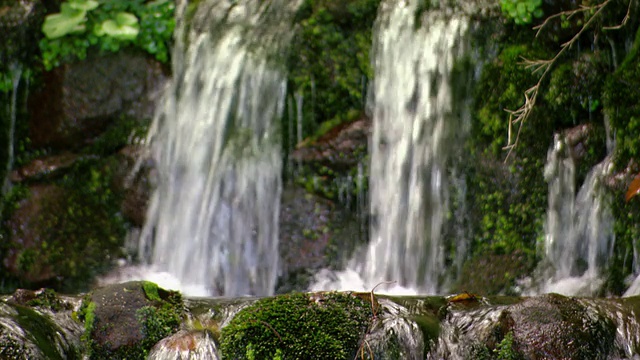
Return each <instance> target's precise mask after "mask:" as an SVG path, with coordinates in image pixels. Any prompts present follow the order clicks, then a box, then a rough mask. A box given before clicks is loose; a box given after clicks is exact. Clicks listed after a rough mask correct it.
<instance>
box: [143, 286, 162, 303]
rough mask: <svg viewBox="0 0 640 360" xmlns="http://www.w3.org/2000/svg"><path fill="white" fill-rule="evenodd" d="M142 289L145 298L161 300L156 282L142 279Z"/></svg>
mask: <svg viewBox="0 0 640 360" xmlns="http://www.w3.org/2000/svg"><path fill="white" fill-rule="evenodd" d="M142 289H143V290H144V294H145V295H146V296H147V299H149V300H151V301H162V299H161V298H160V295H159V294H158V285H157V284H155V283H152V282H150V281H144V282H143V283H142Z"/></svg>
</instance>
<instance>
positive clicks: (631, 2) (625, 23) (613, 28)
mask: <svg viewBox="0 0 640 360" xmlns="http://www.w3.org/2000/svg"><path fill="white" fill-rule="evenodd" d="M632 5H633V0H629V7H628V8H627V15H625V16H624V19H622V22H621V23H620V24H618V25H616V26H604V27H602V29H603V30H618V29H620V28H622V27H623V26H625V25H627V22H629V18H630V17H631V7H632Z"/></svg>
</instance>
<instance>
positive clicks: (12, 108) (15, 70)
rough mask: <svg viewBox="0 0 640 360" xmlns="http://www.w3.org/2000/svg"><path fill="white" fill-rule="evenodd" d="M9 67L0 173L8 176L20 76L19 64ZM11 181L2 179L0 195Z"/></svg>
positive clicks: (11, 162)
mask: <svg viewBox="0 0 640 360" xmlns="http://www.w3.org/2000/svg"><path fill="white" fill-rule="evenodd" d="M10 69H11V82H12V90H11V103H10V104H9V126H8V130H7V131H8V134H7V143H6V144H5V146H6V151H7V163H6V167H5V169H3V172H2V174H5V175H6V176H8V174H9V173H10V172H11V169H12V168H13V162H14V157H15V154H14V149H13V147H14V145H15V144H14V143H15V139H14V138H15V131H16V116H17V111H18V109H17V107H18V86H19V85H20V78H21V76H22V67H21V65H19V64H17V63H16V64H13V65H12V66H10ZM10 186H11V183H10V182H9V180H8V178H5V179H2V186H0V195H1V194H5V193H6V192H7V191H9V188H10ZM1 212H2V206H1V204H0V213H1Z"/></svg>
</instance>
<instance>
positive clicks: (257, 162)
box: [139, 0, 297, 296]
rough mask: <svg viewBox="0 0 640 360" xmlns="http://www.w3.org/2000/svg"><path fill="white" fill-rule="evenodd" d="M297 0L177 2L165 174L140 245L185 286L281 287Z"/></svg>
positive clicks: (160, 163) (208, 289) (161, 113)
mask: <svg viewBox="0 0 640 360" xmlns="http://www.w3.org/2000/svg"><path fill="white" fill-rule="evenodd" d="M295 3H297V2H295V1H294V2H291V1H286V0H273V1H271V2H268V1H263V0H242V1H220V0H206V1H201V2H197V3H194V4H189V5H188V3H187V2H186V1H183V2H181V3H180V4H179V6H178V11H177V13H178V15H177V19H178V25H177V29H176V33H175V38H176V45H175V49H174V58H173V75H174V78H173V79H172V81H171V83H170V85H169V87H168V89H167V91H166V93H165V97H164V99H163V102H162V104H161V105H160V107H159V109H158V111H157V114H156V118H155V119H154V122H153V124H152V127H151V129H150V132H149V135H148V140H147V141H148V146H149V149H150V151H151V154H152V156H153V158H154V159H155V161H156V163H157V164H156V166H157V172H158V182H157V189H156V190H155V192H154V194H153V196H152V198H151V202H150V207H149V210H148V213H147V220H146V224H145V226H144V228H143V230H142V234H141V236H140V243H139V249H140V253H141V255H142V256H143V258H145V259H146V260H147V261H148V262H150V263H151V264H152V266H153V268H154V269H156V270H159V271H164V272H167V273H169V274H170V275H171V276H173V277H175V278H177V280H178V281H179V282H180V287H181V288H182V289H183V291H184V292H186V293H187V294H191V295H226V296H238V295H248V294H251V295H271V294H273V291H274V287H275V281H276V276H277V269H278V214H279V206H280V193H281V188H282V184H281V169H282V156H281V151H280V146H281V144H280V135H279V129H278V128H277V120H278V119H279V118H280V117H281V115H282V111H283V108H284V106H283V104H284V99H285V93H286V74H285V69H284V66H283V65H282V63H283V61H282V59H283V52H284V51H285V50H286V48H287V46H288V43H289V41H290V37H291V35H292V31H291V24H290V21H291V20H292V19H293V13H294V11H295V9H296V4H295ZM194 7H195V11H194ZM190 16H192V18H189V17H190Z"/></svg>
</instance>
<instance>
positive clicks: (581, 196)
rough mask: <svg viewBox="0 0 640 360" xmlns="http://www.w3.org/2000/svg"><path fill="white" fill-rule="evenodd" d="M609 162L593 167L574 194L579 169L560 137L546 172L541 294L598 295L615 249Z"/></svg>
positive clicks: (558, 136) (546, 166) (555, 140)
mask: <svg viewBox="0 0 640 360" xmlns="http://www.w3.org/2000/svg"><path fill="white" fill-rule="evenodd" d="M610 165H611V164H610V161H609V159H608V158H607V159H605V160H604V161H603V162H601V163H600V164H597V165H596V166H594V167H593V168H592V169H591V170H590V171H589V173H588V174H587V176H586V179H585V181H584V183H583V184H582V186H581V187H580V189H579V190H578V192H577V194H576V184H575V182H576V180H575V177H576V166H575V162H574V159H573V157H572V155H571V150H570V146H569V144H567V142H566V140H565V138H564V136H562V135H559V134H557V135H556V136H555V139H554V142H553V145H552V147H551V148H550V149H549V153H548V155H547V163H546V165H545V169H544V175H545V179H546V180H547V182H548V183H549V209H548V210H547V219H546V224H545V234H546V235H545V241H544V257H545V259H544V260H543V261H542V262H541V269H540V270H541V272H542V277H543V279H544V284H542V286H541V287H542V288H541V289H540V290H541V292H556V293H561V294H565V295H595V293H596V291H598V289H599V288H600V286H601V285H602V281H603V279H601V278H600V269H602V267H603V265H605V264H606V261H607V259H608V258H609V257H610V254H611V251H612V248H613V221H614V219H613V215H612V214H611V211H610V208H609V203H608V199H607V197H606V190H605V188H604V186H603V184H602V180H603V177H604V176H605V175H606V174H607V173H608V172H609V170H610V167H611V166H610Z"/></svg>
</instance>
